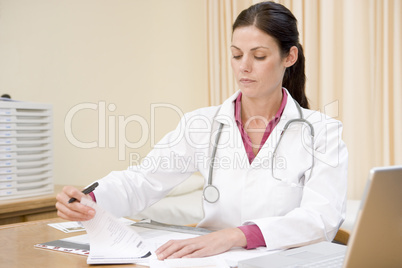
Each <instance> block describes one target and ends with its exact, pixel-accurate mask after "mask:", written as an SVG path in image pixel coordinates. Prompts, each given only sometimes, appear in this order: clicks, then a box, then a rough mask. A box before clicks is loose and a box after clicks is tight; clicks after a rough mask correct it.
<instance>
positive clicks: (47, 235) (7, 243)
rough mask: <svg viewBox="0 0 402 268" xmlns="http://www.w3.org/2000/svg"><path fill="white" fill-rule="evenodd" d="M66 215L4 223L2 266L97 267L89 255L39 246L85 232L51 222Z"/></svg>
mask: <svg viewBox="0 0 402 268" xmlns="http://www.w3.org/2000/svg"><path fill="white" fill-rule="evenodd" d="M62 221H63V220H62V219H59V218H54V219H46V220H39V221H30V222H23V223H16V224H9V225H3V226H0V237H1V243H0V266H1V267H13V268H14V267H17V268H18V267H41V268H42V267H43V268H46V267H51V268H54V267H57V268H67V267H68V268H71V267H93V266H90V265H88V264H87V263H86V261H87V257H86V256H81V255H77V254H71V253H64V252H59V251H54V250H46V249H40V248H35V247H34V245H35V244H38V243H43V242H49V241H53V240H57V239H62V238H67V237H70V236H76V235H80V234H84V232H76V233H69V234H66V233H63V232H62V231H59V230H57V229H55V228H52V227H50V226H48V225H47V224H48V223H55V222H62ZM104 267H144V266H139V265H133V264H130V265H121V264H120V265H102V268H104Z"/></svg>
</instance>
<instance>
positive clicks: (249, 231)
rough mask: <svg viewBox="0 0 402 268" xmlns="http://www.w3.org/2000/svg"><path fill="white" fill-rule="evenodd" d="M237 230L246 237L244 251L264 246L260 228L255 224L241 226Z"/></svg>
mask: <svg viewBox="0 0 402 268" xmlns="http://www.w3.org/2000/svg"><path fill="white" fill-rule="evenodd" d="M237 228H239V229H240V230H241V231H242V232H243V233H244V235H245V236H246V240H247V246H246V247H245V249H253V248H258V247H265V246H266V243H265V239H264V236H263V235H262V233H261V230H260V227H258V226H257V225H256V224H251V225H242V226H239V227H237Z"/></svg>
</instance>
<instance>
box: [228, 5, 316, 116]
mask: <svg viewBox="0 0 402 268" xmlns="http://www.w3.org/2000/svg"><path fill="white" fill-rule="evenodd" d="M252 25H254V26H255V27H257V28H258V29H260V30H261V31H264V32H265V33H267V34H268V35H270V36H271V37H273V38H274V39H275V41H276V42H277V44H278V46H279V48H280V50H281V55H282V57H285V56H287V55H288V54H289V51H290V48H291V47H293V46H296V47H297V49H298V58H297V61H296V62H295V64H293V65H292V66H290V67H288V68H286V71H285V75H284V77H283V81H282V86H283V87H285V88H286V89H287V90H289V93H290V94H291V95H292V97H293V98H294V99H295V100H296V101H297V102H298V103H299V104H300V106H302V107H304V108H309V104H308V99H307V97H306V93H305V88H306V75H305V71H304V61H305V60H304V54H303V48H302V46H301V44H300V43H299V31H298V30H297V20H296V18H295V16H294V15H293V14H292V12H290V10H289V9H287V8H286V7H284V6H283V5H281V4H277V3H274V2H262V3H258V4H255V5H253V6H250V7H249V8H248V9H245V10H243V11H242V12H241V13H240V14H239V16H238V17H237V19H236V21H235V22H234V24H233V28H232V32H234V30H235V29H236V28H239V27H246V26H252Z"/></svg>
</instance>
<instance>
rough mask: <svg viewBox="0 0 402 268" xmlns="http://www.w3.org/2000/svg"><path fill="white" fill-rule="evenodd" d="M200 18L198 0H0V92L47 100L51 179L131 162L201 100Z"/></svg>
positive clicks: (82, 178)
mask: <svg viewBox="0 0 402 268" xmlns="http://www.w3.org/2000/svg"><path fill="white" fill-rule="evenodd" d="M206 25H207V23H206V5H205V2H204V1H187V0H171V1H163V0H147V1H140V0H118V1H107V0H96V1H95V0H85V1H81V0H58V1H53V0H36V1H31V0H0V93H1V94H4V93H8V94H10V95H11V96H12V97H13V99H17V100H23V101H32V102H43V103H51V104H52V105H53V108H54V179H55V183H57V184H72V185H86V184H89V183H90V182H91V181H93V180H95V179H98V178H100V177H102V176H105V175H107V174H108V173H109V172H110V171H112V170H120V169H125V168H127V166H128V165H130V162H132V163H133V164H135V163H136V160H139V159H141V158H142V157H144V156H145V155H146V153H147V152H148V151H149V150H150V148H151V147H152V144H154V143H155V142H156V141H157V140H159V139H160V138H161V137H162V136H163V135H164V134H165V133H167V132H168V131H170V130H172V129H174V127H175V126H176V124H177V122H178V121H179V118H180V115H181V113H182V112H188V111H191V110H194V109H196V108H199V107H203V106H206V105H207V104H208V100H207V97H208V94H207V63H206V55H207V47H206ZM161 104H163V107H162V106H161ZM155 105H157V106H155ZM155 107H156V108H155ZM151 109H153V111H154V117H153V118H154V120H152V118H151ZM155 126H156V127H155ZM125 144H128V145H127V146H125ZM128 147H132V148H128ZM130 160H131V161H130Z"/></svg>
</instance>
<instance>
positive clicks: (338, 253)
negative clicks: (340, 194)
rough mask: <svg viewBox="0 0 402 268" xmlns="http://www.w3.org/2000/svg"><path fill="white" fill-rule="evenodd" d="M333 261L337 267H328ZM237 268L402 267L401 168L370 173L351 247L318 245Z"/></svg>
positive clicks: (251, 262) (376, 170) (241, 262)
mask: <svg viewBox="0 0 402 268" xmlns="http://www.w3.org/2000/svg"><path fill="white" fill-rule="evenodd" d="M331 261H332V262H334V263H336V262H338V264H334V266H330V265H329V264H326V262H331ZM316 264H317V265H320V264H321V265H323V266H315V265H316ZM238 267H239V268H260V267H272V268H277V267H343V268H352V267H353V268H354V267H358V268H360V267H365V268H366V267H402V166H392V167H381V168H373V169H372V170H370V174H369V179H368V181H367V185H366V189H365V192H364V195H363V198H362V203H361V206H360V210H359V213H358V215H357V219H356V224H355V227H354V228H353V231H352V234H351V236H350V239H349V242H348V246H344V245H339V244H336V243H331V242H319V243H316V244H312V245H308V246H303V247H299V248H294V249H289V250H285V251H281V252H277V253H273V254H268V255H264V256H260V257H256V258H251V259H247V260H243V261H239V265H238Z"/></svg>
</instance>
